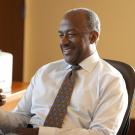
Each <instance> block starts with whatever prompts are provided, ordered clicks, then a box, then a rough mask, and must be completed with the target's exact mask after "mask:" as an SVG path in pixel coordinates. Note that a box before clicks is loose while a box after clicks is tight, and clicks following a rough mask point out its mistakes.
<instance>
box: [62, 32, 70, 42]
mask: <svg viewBox="0 0 135 135" xmlns="http://www.w3.org/2000/svg"><path fill="white" fill-rule="evenodd" d="M68 43H69V38H68V36H67V35H66V34H65V35H64V36H63V37H62V38H61V44H63V45H66V44H68Z"/></svg>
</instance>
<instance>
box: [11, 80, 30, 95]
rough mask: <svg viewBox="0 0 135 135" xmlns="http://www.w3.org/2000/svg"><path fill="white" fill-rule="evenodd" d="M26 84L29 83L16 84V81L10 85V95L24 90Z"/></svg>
mask: <svg viewBox="0 0 135 135" xmlns="http://www.w3.org/2000/svg"><path fill="white" fill-rule="evenodd" d="M28 84H29V83H27V82H17V81H14V82H13V83H12V93H16V92H18V91H21V90H23V89H26V88H27V86H28Z"/></svg>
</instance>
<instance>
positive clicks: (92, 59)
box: [79, 50, 100, 72]
mask: <svg viewBox="0 0 135 135" xmlns="http://www.w3.org/2000/svg"><path fill="white" fill-rule="evenodd" d="M99 60H100V57H99V55H98V52H97V51H96V50H95V52H94V53H93V54H92V55H91V56H89V57H87V58H86V59H84V60H83V61H82V62H81V63H79V65H80V66H81V67H82V68H83V69H84V70H87V71H88V72H91V71H92V69H93V68H94V67H95V66H96V64H97V62H98V61H99Z"/></svg>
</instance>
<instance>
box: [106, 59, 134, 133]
mask: <svg viewBox="0 0 135 135" xmlns="http://www.w3.org/2000/svg"><path fill="white" fill-rule="evenodd" d="M104 60H105V61H107V62H108V63H109V64H111V65H112V66H113V67H114V68H116V69H117V70H118V71H119V72H120V73H121V74H122V76H123V78H124V80H125V82H126V87H127V92H128V107H127V110H126V113H125V116H124V119H123V122H122V124H121V127H120V129H119V131H118V133H117V135H127V133H128V129H129V126H130V112H131V108H132V103H133V97H134V91H135V70H134V69H133V68H132V67H131V66H130V65H128V64H126V63H124V62H121V61H116V60H109V59H104Z"/></svg>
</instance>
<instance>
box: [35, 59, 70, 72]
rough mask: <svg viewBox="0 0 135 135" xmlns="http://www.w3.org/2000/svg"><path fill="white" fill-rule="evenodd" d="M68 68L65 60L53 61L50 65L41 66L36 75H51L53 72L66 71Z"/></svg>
mask: <svg viewBox="0 0 135 135" xmlns="http://www.w3.org/2000/svg"><path fill="white" fill-rule="evenodd" d="M67 66H68V64H67V63H66V62H65V61H64V59H61V60H57V61H53V62H50V63H48V64H45V65H43V66H41V67H40V68H39V69H38V70H37V72H36V74H44V73H49V72H53V71H56V72H58V71H61V70H64V69H65V68H66V67H67Z"/></svg>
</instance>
